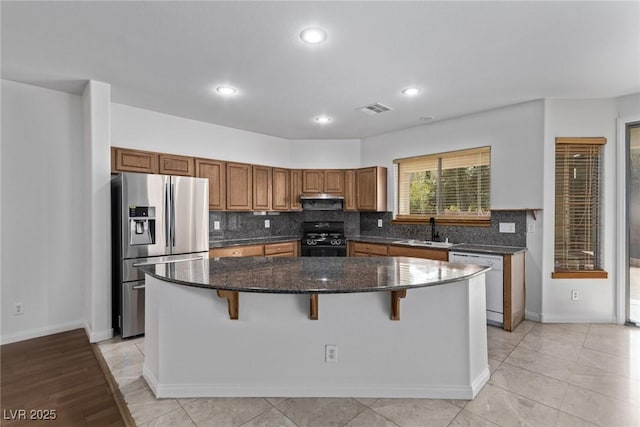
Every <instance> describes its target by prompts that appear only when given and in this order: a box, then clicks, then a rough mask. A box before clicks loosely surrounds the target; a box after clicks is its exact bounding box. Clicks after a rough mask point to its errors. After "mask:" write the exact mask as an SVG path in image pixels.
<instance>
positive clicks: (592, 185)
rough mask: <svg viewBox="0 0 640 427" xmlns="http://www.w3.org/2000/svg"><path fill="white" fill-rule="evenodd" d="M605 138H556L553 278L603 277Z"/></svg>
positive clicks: (604, 276)
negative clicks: (603, 168) (602, 182)
mask: <svg viewBox="0 0 640 427" xmlns="http://www.w3.org/2000/svg"><path fill="white" fill-rule="evenodd" d="M606 142H607V140H606V139H605V138H556V195H555V198H556V203H555V252H554V272H553V274H552V277H554V278H606V277H607V273H606V272H605V271H603V269H602V252H601V243H602V242H601V230H600V224H601V222H600V221H601V217H602V215H601V211H602V203H601V191H602V189H601V181H602V166H601V164H602V147H603V146H604V144H605V143H606Z"/></svg>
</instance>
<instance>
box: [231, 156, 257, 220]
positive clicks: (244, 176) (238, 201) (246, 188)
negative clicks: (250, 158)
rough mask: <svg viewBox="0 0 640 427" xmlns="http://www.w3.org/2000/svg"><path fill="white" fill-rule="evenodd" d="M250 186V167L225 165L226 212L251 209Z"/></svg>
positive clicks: (235, 164) (240, 164)
mask: <svg viewBox="0 0 640 427" xmlns="http://www.w3.org/2000/svg"><path fill="white" fill-rule="evenodd" d="M252 184H253V182H252V173H251V165H247V164H244V163H227V210H230V211H250V210H251V209H252V196H253V194H252V193H253V185H252Z"/></svg>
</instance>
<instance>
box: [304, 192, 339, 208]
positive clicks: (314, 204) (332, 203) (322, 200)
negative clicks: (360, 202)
mask: <svg viewBox="0 0 640 427" xmlns="http://www.w3.org/2000/svg"><path fill="white" fill-rule="evenodd" d="M300 203H301V204H302V209H303V210H306V211H341V210H344V197H342V196H336V195H335V194H305V195H304V196H300Z"/></svg>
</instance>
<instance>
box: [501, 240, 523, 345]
mask: <svg viewBox="0 0 640 427" xmlns="http://www.w3.org/2000/svg"><path fill="white" fill-rule="evenodd" d="M524 259H525V252H519V253H517V254H513V255H505V256H504V257H503V264H502V272H503V288H502V289H503V295H504V329H505V331H510V332H511V331H513V330H514V329H515V328H516V327H517V326H518V325H519V324H520V322H522V320H524V310H525V273H524Z"/></svg>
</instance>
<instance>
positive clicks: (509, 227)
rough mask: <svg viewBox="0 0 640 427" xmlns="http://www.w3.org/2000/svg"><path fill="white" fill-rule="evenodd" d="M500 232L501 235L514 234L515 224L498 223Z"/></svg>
mask: <svg viewBox="0 0 640 427" xmlns="http://www.w3.org/2000/svg"><path fill="white" fill-rule="evenodd" d="M500 232H501V233H515V232H516V224H515V222H501V223H500Z"/></svg>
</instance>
